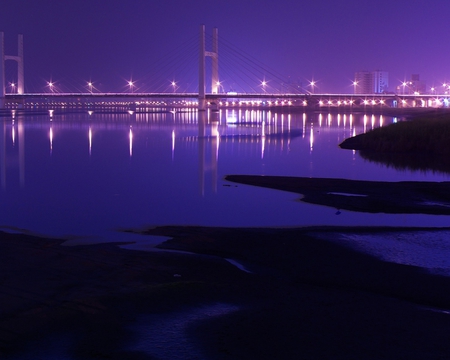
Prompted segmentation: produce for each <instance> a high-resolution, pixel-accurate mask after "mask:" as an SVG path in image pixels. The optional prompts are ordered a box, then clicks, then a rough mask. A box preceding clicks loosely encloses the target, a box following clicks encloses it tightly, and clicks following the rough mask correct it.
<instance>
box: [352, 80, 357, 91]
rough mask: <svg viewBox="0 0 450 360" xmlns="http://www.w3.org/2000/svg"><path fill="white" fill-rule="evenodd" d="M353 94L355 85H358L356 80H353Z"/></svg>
mask: <svg viewBox="0 0 450 360" xmlns="http://www.w3.org/2000/svg"><path fill="white" fill-rule="evenodd" d="M352 84H353V94H356V86H357V85H358V82H357V81H356V80H355V81H353V83H352Z"/></svg>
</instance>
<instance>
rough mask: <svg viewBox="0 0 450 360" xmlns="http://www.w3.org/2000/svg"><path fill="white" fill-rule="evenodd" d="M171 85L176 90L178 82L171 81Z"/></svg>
mask: <svg viewBox="0 0 450 360" xmlns="http://www.w3.org/2000/svg"><path fill="white" fill-rule="evenodd" d="M171 85H172V87H173V92H175V90H176V88H177V83H176V82H175V81H172V82H171Z"/></svg>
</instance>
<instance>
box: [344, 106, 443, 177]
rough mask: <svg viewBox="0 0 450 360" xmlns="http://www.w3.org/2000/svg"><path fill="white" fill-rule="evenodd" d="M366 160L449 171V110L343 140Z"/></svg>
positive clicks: (419, 168) (395, 166) (421, 169)
mask: <svg viewBox="0 0 450 360" xmlns="http://www.w3.org/2000/svg"><path fill="white" fill-rule="evenodd" d="M339 146H340V147H341V148H343V149H353V150H360V153H359V154H360V155H361V157H363V158H364V159H366V160H369V161H374V162H380V163H384V164H386V165H387V166H390V167H394V168H396V169H411V170H415V171H417V170H420V171H427V170H433V171H438V172H444V173H449V172H450V156H449V155H450V114H448V113H444V114H442V113H440V114H432V115H426V116H420V117H418V118H415V119H413V120H410V121H402V122H398V123H395V124H392V125H389V126H386V127H382V128H377V129H373V130H371V131H369V132H367V133H365V134H360V135H357V136H354V137H351V138H348V139H346V140H344V141H343V142H342V143H341V144H340V145H339Z"/></svg>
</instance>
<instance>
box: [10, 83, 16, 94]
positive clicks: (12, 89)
mask: <svg viewBox="0 0 450 360" xmlns="http://www.w3.org/2000/svg"><path fill="white" fill-rule="evenodd" d="M15 87H16V84H14V83H13V82H12V83H11V92H12V93H13V94H14V93H15V91H14V90H15Z"/></svg>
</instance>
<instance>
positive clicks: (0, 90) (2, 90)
mask: <svg viewBox="0 0 450 360" xmlns="http://www.w3.org/2000/svg"><path fill="white" fill-rule="evenodd" d="M6 60H13V61H16V62H17V93H18V94H20V95H22V94H23V93H24V71H23V69H24V66H23V35H22V34H19V35H18V43H17V56H12V55H5V34H4V33H3V32H0V108H3V107H5V95H6V84H5V61H6Z"/></svg>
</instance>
